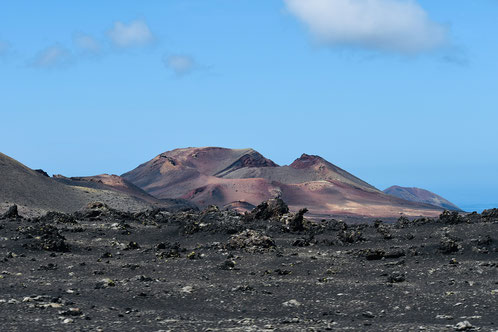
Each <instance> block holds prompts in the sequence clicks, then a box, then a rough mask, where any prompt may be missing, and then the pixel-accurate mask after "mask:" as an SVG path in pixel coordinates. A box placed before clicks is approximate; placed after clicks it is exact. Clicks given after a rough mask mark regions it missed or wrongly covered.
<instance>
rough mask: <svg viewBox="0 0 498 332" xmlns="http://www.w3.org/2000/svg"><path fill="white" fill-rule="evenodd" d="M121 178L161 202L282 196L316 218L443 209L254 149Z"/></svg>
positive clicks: (173, 157) (152, 164)
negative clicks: (274, 158) (276, 160)
mask: <svg viewBox="0 0 498 332" xmlns="http://www.w3.org/2000/svg"><path fill="white" fill-rule="evenodd" d="M122 177H123V178H124V179H125V180H127V181H129V182H131V183H133V184H135V185H136V186H138V187H140V188H141V189H143V190H145V191H146V192H148V193H149V194H151V195H153V196H155V197H157V198H184V199H188V200H190V201H191V202H194V203H195V204H197V205H198V206H199V207H205V206H207V205H211V204H215V205H218V206H228V207H233V208H236V209H239V210H242V209H244V207H247V206H254V205H258V204H259V203H260V202H262V201H264V200H267V199H269V198H272V197H275V196H281V197H282V198H283V199H284V200H285V201H286V202H287V204H289V206H290V208H291V210H293V211H296V210H298V209H300V208H302V207H307V208H308V209H309V210H310V213H311V214H312V215H314V216H317V217H318V216H330V215H361V216H369V217H396V216H399V215H400V213H403V214H405V215H410V216H419V215H426V216H433V215H437V214H439V213H440V212H441V209H440V208H439V207H435V206H432V205H428V204H422V203H416V202H410V201H406V200H403V199H400V198H397V197H393V196H390V195H387V194H385V193H383V192H381V191H379V190H378V189H376V188H374V187H373V186H371V185H369V184H368V183H366V182H365V181H363V180H361V179H359V178H357V177H355V176H353V175H352V174H350V173H348V172H346V171H345V170H343V169H341V168H339V167H337V166H335V165H333V164H331V163H329V162H327V161H326V160H324V159H323V158H321V157H318V156H311V155H307V154H303V155H302V156H301V157H300V158H298V159H296V160H295V161H294V162H293V163H292V164H291V165H289V166H278V165H277V164H275V163H274V162H273V161H271V160H269V159H267V158H265V157H264V156H262V155H261V154H260V153H258V152H256V151H254V150H252V149H240V150H233V149H225V148H217V147H207V148H186V149H176V150H173V151H169V152H165V153H162V154H160V155H158V156H157V157H155V158H154V159H152V160H150V161H148V162H146V163H144V164H142V165H140V166H138V167H137V168H136V169H134V170H132V171H130V172H128V173H125V174H123V175H122Z"/></svg>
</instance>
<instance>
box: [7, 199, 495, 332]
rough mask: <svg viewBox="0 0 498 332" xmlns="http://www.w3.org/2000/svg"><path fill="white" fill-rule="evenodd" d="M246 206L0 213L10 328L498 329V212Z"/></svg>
mask: <svg viewBox="0 0 498 332" xmlns="http://www.w3.org/2000/svg"><path fill="white" fill-rule="evenodd" d="M305 212H306V211H305V210H302V211H300V213H297V214H290V213H288V209H287V207H286V206H285V204H283V202H281V201H278V200H272V201H269V202H267V203H263V204H261V205H260V206H258V207H257V208H256V209H255V210H254V211H253V212H252V213H250V214H246V215H240V214H237V213H235V212H229V211H220V210H219V209H217V208H216V207H211V208H208V209H207V210H205V211H202V212H196V211H190V212H178V213H171V212H165V211H160V210H154V211H147V212H142V213H124V212H119V211H116V210H113V209H111V208H108V207H107V206H106V205H104V204H99V203H95V204H91V205H89V206H88V207H87V208H86V209H84V210H82V211H80V212H76V213H74V214H61V213H49V214H47V215H45V216H43V217H39V218H32V219H27V218H23V217H21V216H19V215H18V211H16V209H15V208H12V209H10V210H9V212H7V213H6V214H5V215H4V216H3V217H1V218H0V326H1V329H2V331H65V330H70V331H114V330H120V331H123V330H125V331H168V330H174V331H217V330H228V331H274V330H277V331H302V330H310V331H325V330H337V331H345V330H349V331H454V330H457V331H478V330H479V331H498V242H497V241H498V239H497V234H498V232H497V231H498V210H489V211H485V212H484V213H483V214H481V215H479V214H470V215H465V216H462V215H459V214H457V213H449V212H445V213H443V214H442V215H441V216H440V217H439V218H438V219H418V220H411V221H410V220H408V219H404V218H400V220H398V221H396V222H394V223H386V222H381V221H375V222H373V221H372V222H369V223H364V224H354V225H353V224H346V223H344V222H340V221H337V220H324V221H318V222H315V221H313V222H311V221H308V220H306V219H304V218H303V215H304V216H305Z"/></svg>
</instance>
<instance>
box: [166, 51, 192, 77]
mask: <svg viewBox="0 0 498 332" xmlns="http://www.w3.org/2000/svg"><path fill="white" fill-rule="evenodd" d="M163 62H164V65H165V66H166V67H167V68H169V69H171V70H173V71H174V72H175V74H176V75H178V76H183V75H186V74H188V73H190V72H192V71H193V70H194V69H196V68H197V63H196V62H195V60H194V58H192V57H191V56H189V55H181V54H174V55H170V56H165V57H164V58H163Z"/></svg>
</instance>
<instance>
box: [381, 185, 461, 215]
mask: <svg viewBox="0 0 498 332" xmlns="http://www.w3.org/2000/svg"><path fill="white" fill-rule="evenodd" d="M384 192H385V193H386V194H388V195H392V196H395V197H399V198H402V199H405V200H407V201H412V202H419V203H426V204H431V205H434V206H439V207H441V208H443V209H446V210H451V211H462V210H461V209H460V208H459V207H458V206H456V205H455V204H453V203H451V202H450V201H448V200H447V199H444V198H443V197H441V196H439V195H436V194H434V193H433V192H430V191H428V190H425V189H420V188H408V187H400V186H392V187H389V188H387V189H386V190H384Z"/></svg>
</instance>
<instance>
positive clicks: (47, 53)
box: [31, 44, 71, 68]
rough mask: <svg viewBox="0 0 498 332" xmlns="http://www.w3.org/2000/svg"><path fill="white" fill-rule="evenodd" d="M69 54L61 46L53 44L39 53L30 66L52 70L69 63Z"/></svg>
mask: <svg viewBox="0 0 498 332" xmlns="http://www.w3.org/2000/svg"><path fill="white" fill-rule="evenodd" d="M70 60H71V53H70V52H69V51H68V50H67V49H66V48H65V47H63V46H62V45H60V44H55V45H52V46H49V47H47V48H45V49H43V50H42V51H40V52H39V53H38V54H37V55H36V56H35V58H34V59H33V61H32V62H31V64H32V65H33V66H34V67H39V68H53V67H58V66H62V65H66V64H68V63H70Z"/></svg>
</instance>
